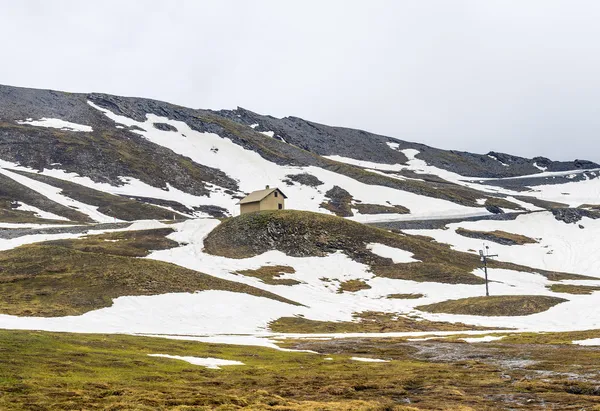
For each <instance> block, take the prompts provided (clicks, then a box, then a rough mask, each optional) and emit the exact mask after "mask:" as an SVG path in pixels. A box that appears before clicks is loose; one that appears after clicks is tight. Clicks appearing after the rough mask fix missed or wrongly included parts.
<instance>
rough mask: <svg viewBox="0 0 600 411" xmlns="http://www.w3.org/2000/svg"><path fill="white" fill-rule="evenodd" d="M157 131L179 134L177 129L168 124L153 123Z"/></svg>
mask: <svg viewBox="0 0 600 411" xmlns="http://www.w3.org/2000/svg"><path fill="white" fill-rule="evenodd" d="M152 125H153V126H154V128H155V129H157V130H160V131H175V132H177V128H176V127H175V126H172V125H170V124H167V123H153V124H152Z"/></svg>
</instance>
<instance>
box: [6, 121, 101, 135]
mask: <svg viewBox="0 0 600 411" xmlns="http://www.w3.org/2000/svg"><path fill="white" fill-rule="evenodd" d="M17 123H18V124H27V125H30V126H36V127H46V128H58V129H60V130H64V131H82V132H86V133H91V132H92V131H94V129H93V128H92V127H90V126H85V125H83V124H77V123H71V122H70V121H65V120H61V119H58V118H46V117H44V118H41V119H39V120H33V119H31V118H28V119H27V120H22V121H17Z"/></svg>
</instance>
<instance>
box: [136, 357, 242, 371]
mask: <svg viewBox="0 0 600 411" xmlns="http://www.w3.org/2000/svg"><path fill="white" fill-rule="evenodd" d="M148 356H149V357H160V358H171V359H174V360H181V361H185V362H189V363H190V364H194V365H201V366H203V367H206V368H210V369H213V370H219V369H221V367H223V366H228V365H244V363H243V362H241V361H232V360H222V359H220V358H212V357H206V358H202V357H180V356H179V355H168V354H148Z"/></svg>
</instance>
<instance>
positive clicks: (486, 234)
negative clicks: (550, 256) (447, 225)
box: [456, 227, 537, 245]
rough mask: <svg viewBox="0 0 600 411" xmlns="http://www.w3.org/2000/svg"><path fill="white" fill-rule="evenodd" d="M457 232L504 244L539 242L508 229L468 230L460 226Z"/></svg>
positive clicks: (464, 235) (465, 235)
mask: <svg viewBox="0 0 600 411" xmlns="http://www.w3.org/2000/svg"><path fill="white" fill-rule="evenodd" d="M456 234H460V235H462V236H463V237H469V238H478V239H482V240H488V241H493V242H496V243H499V244H504V245H523V244H535V243H537V241H536V240H534V239H533V238H530V237H527V236H524V235H521V234H514V233H508V232H506V231H501V230H494V231H476V230H467V229H466V228H462V227H459V228H457V229H456Z"/></svg>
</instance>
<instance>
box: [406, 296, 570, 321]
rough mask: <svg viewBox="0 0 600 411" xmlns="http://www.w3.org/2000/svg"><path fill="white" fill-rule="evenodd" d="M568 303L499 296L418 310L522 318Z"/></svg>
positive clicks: (438, 304) (454, 301) (525, 297)
mask: <svg viewBox="0 0 600 411" xmlns="http://www.w3.org/2000/svg"><path fill="white" fill-rule="evenodd" d="M566 301H568V300H565V299H564V298H558V297H551V296H545V295H499V296H490V297H470V298H461V299H458V300H448V301H443V302H441V303H435V304H429V305H421V306H419V307H416V308H417V310H421V311H426V312H430V313H444V314H463V315H479V316H485V317H498V316H520V315H531V314H536V313H540V312H543V311H546V310H548V309H549V308H551V307H554V306H555V305H557V304H560V303H563V302H566Z"/></svg>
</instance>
